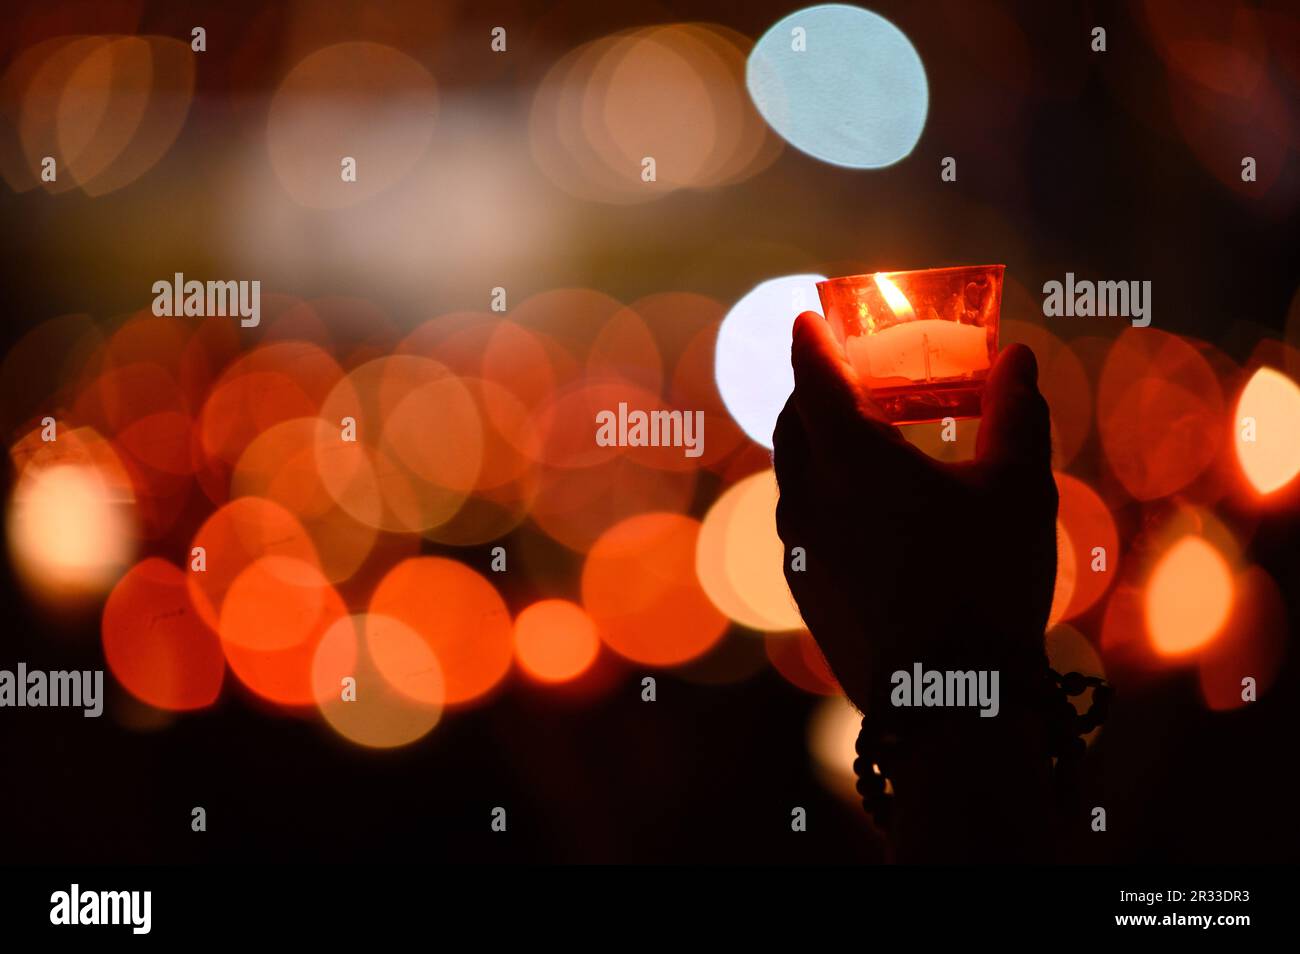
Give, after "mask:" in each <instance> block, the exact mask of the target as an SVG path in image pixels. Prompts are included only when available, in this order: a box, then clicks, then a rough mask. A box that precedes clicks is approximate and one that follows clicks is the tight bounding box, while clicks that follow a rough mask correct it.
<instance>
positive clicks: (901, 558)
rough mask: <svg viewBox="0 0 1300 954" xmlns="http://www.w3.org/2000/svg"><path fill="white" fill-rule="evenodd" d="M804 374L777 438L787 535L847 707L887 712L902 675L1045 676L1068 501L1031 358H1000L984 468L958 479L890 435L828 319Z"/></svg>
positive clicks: (816, 332)
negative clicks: (1059, 527)
mask: <svg viewBox="0 0 1300 954" xmlns="http://www.w3.org/2000/svg"><path fill="white" fill-rule="evenodd" d="M791 362H792V363H793V365H794V377H795V387H794V393H793V394H792V395H791V396H790V399H789V401H788V402H787V403H786V406H785V409H784V410H783V411H782V412H781V416H780V418H779V419H778V421H777V425H776V431H775V434H774V435H773V442H774V452H773V459H774V463H775V467H776V475H777V480H778V483H779V485H780V501H779V503H778V504H777V529H778V531H779V533H780V535H781V539H782V541H783V542H784V544H785V550H786V564H785V574H786V579H787V581H788V582H789V585H790V590H791V592H792V593H793V594H794V597H795V599H796V600H797V602H798V604H799V609H800V611H801V612H802V614H803V618H804V621H805V622H806V623H807V624H808V627H809V629H810V630H811V631H812V634H813V636H814V637H815V638H816V640H817V643H818V645H820V646H821V648H822V651H823V652H824V653H825V655H826V659H827V662H828V663H829V664H830V667H831V669H832V671H833V672H834V673H835V676H836V677H837V678H838V679H839V682H840V685H841V686H842V687H843V688H844V691H845V692H846V694H847V695H848V697H849V699H850V700H851V701H852V702H853V703H854V704H856V705H857V706H858V707H859V708H860V709H862V710H863V711H864V712H867V713H868V714H870V713H871V712H873V711H878V709H879V707H880V706H881V705H882V704H885V705H887V704H888V703H887V701H886V700H887V696H888V691H889V688H890V685H889V675H890V673H892V672H893V671H894V670H896V669H908V670H910V669H911V666H912V664H913V663H915V662H920V663H922V664H923V665H924V666H925V668H926V669H963V670H964V669H999V670H1003V671H1004V672H1005V671H1006V670H1008V669H1011V670H1013V671H1027V670H1029V669H1031V668H1032V667H1040V668H1041V666H1042V665H1043V663H1044V662H1045V655H1044V650H1043V632H1044V627H1045V625H1046V622H1047V615H1048V611H1049V609H1050V608H1051V601H1052V589H1053V584H1054V580H1055V577H1056V506H1057V494H1056V484H1055V481H1054V480H1053V477H1052V469H1051V436H1050V423H1049V419H1048V411H1047V404H1046V402H1045V401H1044V400H1043V397H1042V395H1041V394H1040V393H1039V391H1038V385H1037V377H1038V368H1037V362H1036V361H1035V360H1034V355H1033V353H1032V352H1031V351H1030V350H1029V349H1028V348H1026V347H1024V346H1022V345H1012V346H1011V347H1009V348H1006V349H1004V350H1003V351H1002V353H1001V354H1000V355H999V356H998V359H997V361H996V363H995V364H994V366H993V368H992V369H991V370H990V372H989V376H988V381H987V385H986V391H985V395H984V405H983V419H982V421H981V423H980V430H979V437H978V441H977V448H976V459H975V460H973V461H967V462H962V463H951V464H950V463H943V462H940V461H937V460H935V459H933V458H931V457H929V456H928V455H927V454H925V453H924V452H923V451H921V450H919V449H917V448H916V447H914V446H912V445H911V444H909V443H908V442H907V441H906V440H905V439H904V438H903V437H902V435H901V434H900V433H899V431H898V429H897V428H896V427H894V426H892V425H891V424H889V423H887V422H886V421H885V420H884V418H883V415H882V414H881V412H880V410H879V408H878V407H877V406H876V405H875V404H874V403H873V402H872V400H871V397H870V395H869V393H868V391H867V389H866V388H865V387H863V386H862V385H861V384H860V383H859V381H858V378H857V374H856V372H855V371H854V369H853V367H852V366H851V365H850V364H849V363H848V362H847V361H846V360H845V358H844V355H843V352H842V350H841V349H840V347H839V345H838V343H837V342H836V341H835V338H834V336H833V335H832V332H831V330H830V327H829V326H828V325H827V323H826V322H825V320H824V319H823V318H821V316H819V315H816V314H814V313H812V312H805V313H804V314H801V315H800V316H799V317H798V318H797V319H796V320H795V324H794V338H793V343H792V346H791ZM958 426H964V427H971V426H974V424H973V422H960V423H959V424H958ZM794 547H803V548H804V550H805V552H806V569H804V570H802V571H799V570H794V569H792V561H791V549H792V548H794ZM1003 684H1004V685H1005V682H1004V683H1003Z"/></svg>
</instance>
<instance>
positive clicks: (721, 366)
mask: <svg viewBox="0 0 1300 954" xmlns="http://www.w3.org/2000/svg"><path fill="white" fill-rule="evenodd" d="M825 280H826V279H825V277H824V276H822V275H785V276H782V277H780V278H772V279H768V280H767V281H765V282H762V283H761V284H759V285H757V286H756V287H755V288H753V289H752V290H751V291H750V292H749V293H748V294H747V295H745V296H744V297H743V298H741V299H740V301H738V302H736V304H735V305H734V306H732V309H731V311H729V312H728V313H727V317H726V318H724V319H723V321H722V327H721V328H719V329H718V344H717V351H716V352H715V356H714V374H715V375H716V376H717V380H718V393H719V394H721V395H722V401H723V403H724V404H725V405H726V406H727V411H728V413H730V414H731V416H732V418H733V419H734V420H735V422H736V423H737V424H739V425H740V428H741V430H743V431H744V432H745V433H746V434H747V435H749V438H750V440H752V441H755V442H756V443H758V444H761V445H762V446H764V447H766V448H768V449H771V447H772V430H773V428H775V427H776V419H777V417H778V416H779V415H780V413H781V408H783V407H784V406H785V402H786V398H788V397H789V396H790V392H791V391H793V390H794V372H793V371H792V370H791V368H790V334H791V329H792V328H793V327H794V319H795V317H796V316H797V315H798V314H799V313H800V312H804V311H815V312H817V313H818V314H820V313H821V305H820V304H819V299H818V297H817V283H818V282H820V281H825Z"/></svg>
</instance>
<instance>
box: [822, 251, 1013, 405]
mask: <svg viewBox="0 0 1300 954" xmlns="http://www.w3.org/2000/svg"><path fill="white" fill-rule="evenodd" d="M1002 272H1003V266H1001V265H984V266H973V267H969V268H936V269H926V270H922V271H914V272H877V273H875V274H871V275H853V276H850V277H848V278H834V279H831V280H829V281H825V282H820V283H818V285H817V291H818V294H819V295H820V296H821V301H822V309H823V311H824V312H825V314H826V319H827V320H828V321H829V322H830V323H831V327H832V328H833V329H834V331H835V336H836V337H837V338H838V339H839V341H840V343H841V344H842V345H843V346H844V352H845V355H846V356H847V357H848V359H849V361H850V363H852V365H853V367H854V368H855V369H856V370H857V372H858V377H859V378H860V379H861V380H862V382H863V383H864V384H866V385H867V387H869V388H870V389H871V395H872V397H873V398H874V399H875V401H876V403H877V404H879V405H880V406H881V408H882V409H883V410H884V412H885V416H886V417H888V418H889V419H890V420H891V421H894V422H895V423H898V424H915V423H921V422H924V421H937V420H942V419H943V418H945V417H953V418H961V417H976V416H978V415H979V413H980V400H981V396H982V393H983V386H984V377H985V375H986V374H987V373H988V369H989V367H990V366H991V365H992V363H993V358H994V356H995V355H996V354H997V332H998V316H999V311H1000V309H1001V304H1002Z"/></svg>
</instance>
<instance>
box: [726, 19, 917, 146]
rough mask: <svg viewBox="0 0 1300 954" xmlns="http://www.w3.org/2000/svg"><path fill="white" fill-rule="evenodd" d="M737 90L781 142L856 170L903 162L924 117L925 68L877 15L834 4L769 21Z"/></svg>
mask: <svg viewBox="0 0 1300 954" xmlns="http://www.w3.org/2000/svg"><path fill="white" fill-rule="evenodd" d="M745 81H746V85H747V86H748V88H749V94H750V96H751V97H752V98H753V100H754V105H755V106H757V107H758V111H759V112H760V113H762V115H763V118H764V119H766V120H767V122H768V124H769V125H770V126H771V127H772V128H773V129H775V130H776V131H777V132H778V133H779V134H780V135H781V136H782V137H783V138H784V139H785V140H786V142H788V143H790V145H792V146H794V147H795V148H796V149H799V150H802V151H803V152H806V153H807V154H808V155H810V156H813V157H814V158H817V159H821V160H823V161H824V162H830V163H833V164H835V165H838V166H849V167H851V168H855V169H878V168H881V167H883V166H889V165H892V164H893V163H895V162H898V160H900V159H902V158H904V157H905V156H907V155H908V154H909V153H910V152H911V151H912V149H913V148H914V147H915V146H916V143H917V140H918V139H920V138H921V130H922V129H924V128H925V119H926V114H927V112H928V111H929V102H930V91H929V84H928V83H927V81H926V77H925V67H924V66H923V65H922V63H921V57H920V55H919V54H918V53H917V52H916V47H914V46H913V45H912V41H911V40H909V39H908V38H907V36H906V34H904V33H903V31H902V30H900V29H898V27H896V26H894V24H892V23H890V22H889V21H888V20H886V19H885V18H884V17H882V16H880V15H879V14H876V13H872V12H870V11H869V10H863V9H862V8H861V7H854V6H850V5H848V4H842V3H828V4H822V5H820V6H815V7H807V8H805V9H803V10H799V11H797V12H795V13H792V14H790V15H789V16H787V17H785V18H784V19H782V20H779V21H777V23H775V24H774V25H773V26H772V27H771V29H769V30H768V31H767V33H765V34H763V36H762V37H760V38H759V40H758V42H757V43H756V44H755V45H754V49H753V50H752V51H751V52H750V54H749V67H748V69H747V71H746V77H745Z"/></svg>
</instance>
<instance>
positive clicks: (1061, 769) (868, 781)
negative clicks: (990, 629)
mask: <svg viewBox="0 0 1300 954" xmlns="http://www.w3.org/2000/svg"><path fill="white" fill-rule="evenodd" d="M1089 688H1091V689H1092V702H1091V704H1090V705H1089V706H1088V711H1087V712H1084V713H1082V714H1080V713H1078V712H1077V711H1076V710H1075V708H1074V705H1073V703H1071V702H1070V700H1069V698H1068V697H1070V696H1077V695H1079V694H1081V693H1082V692H1083V691H1084V690H1085V689H1089ZM1114 692H1115V691H1114V689H1113V688H1112V687H1111V686H1110V684H1109V683H1107V682H1106V680H1104V679H1102V678H1100V677H1099V676H1085V675H1083V674H1082V673H1078V672H1070V673H1066V674H1065V675H1064V676H1062V675H1061V674H1060V673H1059V672H1057V671H1056V670H1055V669H1051V668H1048V669H1047V671H1046V674H1045V676H1044V678H1043V680H1042V681H1041V683H1040V684H1039V685H1038V686H1036V687H1035V690H1034V695H1036V696H1037V699H1036V700H1034V701H1036V702H1037V703H1038V705H1039V707H1040V708H1042V709H1043V711H1045V712H1046V718H1047V753H1046V754H1047V755H1048V756H1050V757H1051V758H1053V759H1054V760H1055V779H1056V782H1057V785H1058V789H1064V788H1065V787H1066V786H1068V785H1069V784H1071V783H1072V782H1073V781H1074V778H1075V772H1076V770H1077V769H1078V767H1079V765H1080V763H1082V761H1083V756H1084V753H1085V752H1086V751H1087V744H1086V743H1085V742H1084V740H1083V738H1082V737H1083V736H1084V735H1087V734H1088V733H1089V732H1091V731H1093V730H1094V729H1096V728H1097V727H1098V726H1100V725H1101V724H1102V723H1103V722H1105V721H1106V716H1107V715H1109V713H1110V702H1111V699H1112V698H1113V696H1114ZM898 747H899V737H898V734H897V733H896V732H893V731H891V730H888V729H881V728H878V727H876V726H873V725H871V724H870V723H869V721H868V719H867V718H866V717H865V716H864V717H863V719H862V729H861V730H860V731H859V732H858V739H857V742H856V744H855V746H854V748H855V750H856V752H857V758H856V759H854V761H853V773H854V774H855V775H856V776H857V779H858V781H857V790H858V795H860V796H861V797H862V807H863V808H864V809H865V810H866V812H867V814H868V815H870V816H872V818H874V819H875V821H876V824H877V825H878V826H879V827H881V828H888V827H889V825H890V822H891V820H892V817H893V801H894V798H893V796H894V787H893V782H892V781H891V778H892V777H893V770H894V768H896V766H897V757H898Z"/></svg>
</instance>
